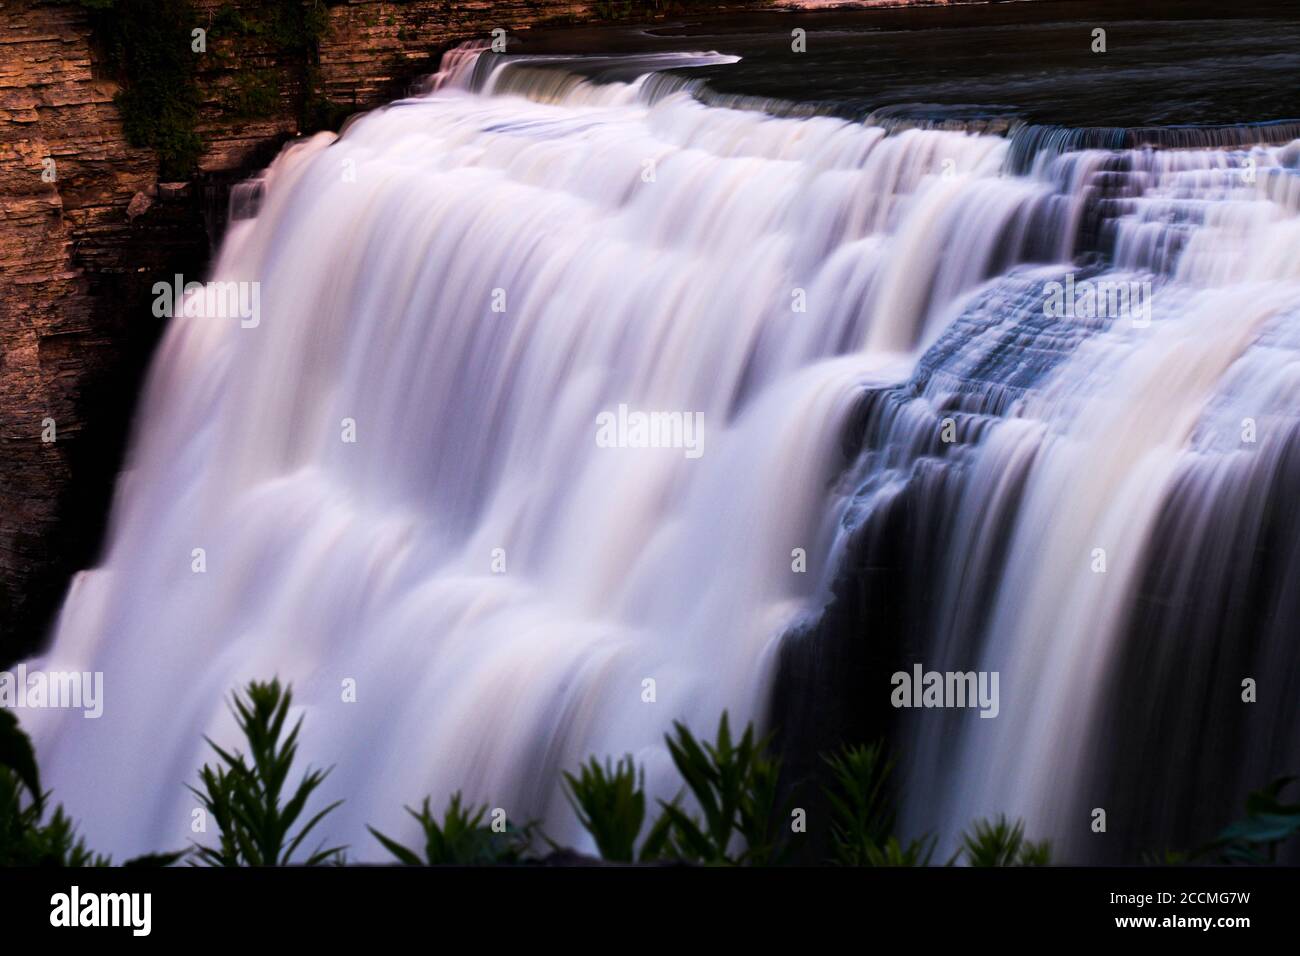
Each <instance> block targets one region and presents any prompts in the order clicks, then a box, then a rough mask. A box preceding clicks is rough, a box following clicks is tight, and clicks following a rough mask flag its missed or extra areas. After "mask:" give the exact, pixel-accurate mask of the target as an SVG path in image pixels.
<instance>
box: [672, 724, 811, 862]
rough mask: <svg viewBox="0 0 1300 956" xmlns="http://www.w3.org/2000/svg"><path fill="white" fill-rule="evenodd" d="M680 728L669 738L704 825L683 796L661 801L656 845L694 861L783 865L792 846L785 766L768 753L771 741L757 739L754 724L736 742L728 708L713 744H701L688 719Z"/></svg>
mask: <svg viewBox="0 0 1300 956" xmlns="http://www.w3.org/2000/svg"><path fill="white" fill-rule="evenodd" d="M673 729H674V731H675V732H676V737H672V736H666V737H665V738H664V739H665V741H666V743H667V744H668V752H669V754H670V755H671V756H672V758H673V764H674V765H675V766H676V767H677V772H678V773H680V774H681V775H682V779H683V780H685V781H686V786H687V787H688V788H689V789H690V792H691V795H692V796H693V797H694V798H695V802H696V804H697V805H698V806H699V807H700V809H701V810H702V811H703V813H704V821H703V823H702V824H701V823H700V822H698V821H697V820H696V819H695V817H694V816H692V815H690V814H688V813H687V812H686V811H685V810H683V809H681V808H680V807H679V806H678V801H679V800H680V797H679V798H678V799H675V800H673V801H672V802H671V803H665V802H663V801H660V805H661V807H662V808H663V814H664V820H663V821H661V822H660V824H657V825H656V826H655V828H654V830H653V831H652V833H653V834H654V836H655V841H654V844H653V849H654V850H655V851H656V852H657V853H660V854H662V855H666V856H671V857H674V858H676V859H680V860H687V861H690V862H694V863H713V864H729V865H741V864H750V865H758V866H762V865H766V864H771V863H777V862H780V860H781V859H782V858H783V857H784V855H785V852H786V850H787V849H788V846H786V845H785V841H784V840H783V839H782V838H781V835H780V834H781V833H782V832H783V831H782V829H779V828H780V827H781V821H779V820H778V819H777V817H778V816H779V813H778V810H777V776H778V774H779V772H780V765H779V763H778V762H777V761H775V760H772V759H770V758H769V757H767V756H766V753H767V750H768V741H767V740H766V739H764V740H756V739H755V738H754V727H753V725H752V724H751V725H749V726H748V727H746V728H745V732H744V734H742V735H741V738H740V740H739V742H736V743H733V742H732V739H731V728H730V727H729V726H728V723H727V713H726V711H723V713H722V719H721V720H720V721H719V723H718V734H717V739H716V741H715V742H714V743H707V742H706V743H704V744H701V743H700V742H699V741H697V740H696V739H695V736H694V735H693V734H692V733H691V732H690V730H688V729H687V728H686V726H685V725H683V724H681V723H674V724H673ZM665 821H666V822H665ZM660 841H662V843H663V845H662V847H661V846H660Z"/></svg>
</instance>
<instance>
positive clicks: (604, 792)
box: [564, 754, 646, 863]
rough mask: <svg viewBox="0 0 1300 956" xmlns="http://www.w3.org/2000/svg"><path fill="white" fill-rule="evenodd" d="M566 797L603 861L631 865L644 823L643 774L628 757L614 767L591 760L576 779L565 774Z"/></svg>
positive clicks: (630, 757) (594, 759)
mask: <svg viewBox="0 0 1300 956" xmlns="http://www.w3.org/2000/svg"><path fill="white" fill-rule="evenodd" d="M564 783H565V795H566V796H567V797H568V798H569V803H570V804H571V805H572V806H573V811H574V813H576V814H577V815H578V821H579V822H580V823H581V824H582V827H583V829H584V830H586V831H587V832H588V833H590V834H591V837H592V839H593V840H595V841H596V849H597V850H598V851H599V852H600V858H601V859H602V860H610V861H613V862H617V863H631V862H632V861H633V860H635V859H636V840H637V837H638V836H640V834H641V824H643V823H644V822H645V802H646V801H645V772H644V771H642V772H638V771H637V769H636V765H635V764H634V763H633V762H632V756H631V755H630V754H629V755H628V756H626V757H624V758H623V759H622V760H620V761H619V762H618V764H617V765H614V764H611V763H610V761H609V760H606V761H605V765H604V766H603V767H602V766H601V764H600V762H599V761H598V760H596V758H595V757H592V758H591V760H590V762H589V763H587V764H585V765H584V766H583V767H582V768H581V770H580V771H579V774H578V776H576V777H575V776H574V775H573V774H571V773H565V775H564Z"/></svg>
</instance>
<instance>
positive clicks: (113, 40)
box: [66, 0, 203, 179]
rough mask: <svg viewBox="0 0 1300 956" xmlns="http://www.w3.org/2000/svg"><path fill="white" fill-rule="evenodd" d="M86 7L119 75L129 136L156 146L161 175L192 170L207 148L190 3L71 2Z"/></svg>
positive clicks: (163, 0) (138, 142) (134, 143)
mask: <svg viewBox="0 0 1300 956" xmlns="http://www.w3.org/2000/svg"><path fill="white" fill-rule="evenodd" d="M66 2H70V3H74V4H76V5H77V6H80V7H82V8H84V9H85V10H86V11H87V12H88V14H89V16H90V23H91V29H92V30H93V33H94V38H95V41H96V43H97V45H98V46H99V47H100V48H101V50H102V52H103V54H104V57H105V62H106V64H107V66H108V69H109V71H110V72H111V75H112V77H113V79H114V80H116V81H117V82H118V83H120V84H121V87H122V88H121V90H120V91H119V92H118V94H117V96H116V97H115V102H116V104H117V108H118V112H119V113H120V114H121V116H122V125H123V128H124V129H125V131H126V137H127V141H128V142H129V143H130V144H131V145H132V146H137V147H148V148H150V149H153V150H156V151H157V153H158V161H159V175H160V176H161V177H162V178H163V179H181V178H184V177H186V176H188V175H189V173H190V171H191V170H192V169H193V168H194V165H195V164H196V163H197V162H198V159H199V156H200V155H201V154H202V152H203V141H202V140H201V139H200V137H199V134H198V132H197V130H196V129H195V127H196V124H197V123H198V117H199V104H200V102H201V99H200V96H199V88H198V84H197V83H196V82H195V79H194V75H195V69H196V64H197V55H196V54H195V53H194V52H193V50H192V48H191V44H192V43H193V39H192V36H191V30H193V29H194V28H195V27H196V26H198V24H197V23H196V22H195V20H196V18H195V16H194V13H193V9H192V7H191V4H190V0H66Z"/></svg>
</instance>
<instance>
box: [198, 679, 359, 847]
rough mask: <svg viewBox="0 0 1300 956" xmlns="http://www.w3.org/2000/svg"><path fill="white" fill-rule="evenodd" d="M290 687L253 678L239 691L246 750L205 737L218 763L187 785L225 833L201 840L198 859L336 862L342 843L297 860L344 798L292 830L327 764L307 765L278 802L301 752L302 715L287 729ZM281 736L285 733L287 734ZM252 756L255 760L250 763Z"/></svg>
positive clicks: (235, 702)
mask: <svg viewBox="0 0 1300 956" xmlns="http://www.w3.org/2000/svg"><path fill="white" fill-rule="evenodd" d="M292 700H293V693H292V691H291V690H289V689H287V688H286V689H283V690H282V689H281V687H280V682H279V681H278V680H273V681H271V682H270V683H269V684H262V683H257V682H256V681H255V682H253V683H251V684H249V685H248V690H247V691H246V692H245V695H244V696H243V697H240V695H238V694H235V695H234V698H233V709H234V712H235V717H236V719H237V720H238V722H239V729H240V731H241V732H242V733H243V735H244V739H245V740H247V741H248V749H249V756H248V758H245V756H244V755H243V754H242V753H239V752H238V751H236V752H235V753H230V752H229V751H226V750H223V749H222V748H221V747H219V746H217V745H216V744H215V743H213V742H212V741H211V740H208V745H209V746H211V747H212V749H213V750H214V751H216V753H217V756H218V757H220V758H221V761H220V763H219V764H218V765H217V766H216V767H210V766H208V765H206V764H205V765H204V766H203V769H202V770H200V771H199V780H200V781H201V783H202V789H198V788H195V787H190V791H191V792H192V793H193V794H194V795H195V796H196V797H198V798H199V801H200V802H201V803H202V804H203V806H204V808H205V809H206V810H207V812H208V815H209V816H210V817H211V818H212V819H213V820H214V821H215V822H216V824H217V828H218V830H219V832H220V835H221V842H220V844H219V845H218V846H215V847H209V846H201V845H196V848H195V849H196V851H197V853H198V856H199V859H200V860H202V861H203V862H204V863H208V864H210V865H212V866H288V865H289V864H290V863H305V864H306V865H307V866H315V865H317V864H321V863H331V862H338V861H339V857H340V854H341V853H342V851H343V847H332V848H329V849H323V848H318V849H317V850H315V851H314V852H313V853H311V854H310V855H308V856H307V858H306V859H303V860H296V859H294V854H295V853H297V852H298V849H299V847H300V846H301V845H302V842H303V841H304V840H305V839H306V838H307V835H308V834H309V833H311V831H312V829H313V828H315V826H316V824H318V823H320V821H321V820H322V819H323V818H324V817H325V816H326V814H328V813H329V812H330V811H331V810H333V809H334V808H335V807H337V806H338V805H339V803H341V802H342V801H337V802H335V803H331V804H330V805H329V806H327V807H325V808H324V809H323V810H321V811H319V812H318V813H316V815H315V816H313V817H312V818H311V819H310V820H308V821H307V822H306V823H305V824H303V826H302V828H301V829H300V830H299V831H298V833H297V835H296V836H294V837H290V836H289V831H290V830H292V829H293V826H294V824H295V823H296V822H297V821H298V818H299V817H301V816H302V814H303V812H304V810H305V808H306V806H307V801H308V800H309V799H311V795H312V793H313V792H314V791H315V790H316V789H317V788H318V787H319V786H320V785H321V784H322V783H324V782H325V778H326V777H327V776H328V775H329V771H328V770H324V771H321V770H310V769H309V770H307V772H306V773H305V774H303V777H302V780H300V781H299V783H298V786H297V788H296V789H295V790H294V793H293V796H291V797H290V798H289V799H288V801H287V802H283V803H282V802H281V797H282V795H283V793H284V785H285V782H286V781H287V780H288V777H289V770H290V768H291V767H292V765H293V761H294V757H295V756H297V753H298V732H299V731H300V730H301V729H302V718H299V719H298V722H297V723H296V724H294V725H293V729H292V730H290V731H289V733H288V736H285V735H284V724H285V720H286V719H287V718H288V716H289V706H290V704H291V703H292ZM282 738H283V739H282ZM249 760H251V761H252V763H251V765H250V763H249Z"/></svg>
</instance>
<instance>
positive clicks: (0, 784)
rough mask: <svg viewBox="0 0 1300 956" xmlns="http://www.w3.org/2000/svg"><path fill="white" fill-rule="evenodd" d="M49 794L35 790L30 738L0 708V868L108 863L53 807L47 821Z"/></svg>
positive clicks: (171, 859) (164, 857)
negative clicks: (90, 847)
mask: <svg viewBox="0 0 1300 956" xmlns="http://www.w3.org/2000/svg"><path fill="white" fill-rule="evenodd" d="M48 799H49V794H48V793H46V792H45V791H43V790H41V777H40V771H39V770H38V769H37V766H36V753H35V751H34V750H33V749H32V742H31V740H29V739H28V737H27V735H26V734H25V733H23V731H22V728H21V727H19V726H18V718H16V717H15V716H14V715H13V714H12V713H11V712H10V711H7V710H0V866H111V865H112V860H110V859H109V858H108V857H107V856H103V855H101V854H98V853H94V852H92V851H91V850H89V849H88V848H87V847H86V842H85V840H83V839H82V838H81V837H79V836H77V833H76V826H75V825H74V824H73V822H72V820H70V819H69V818H68V816H67V814H65V813H64V812H63V807H61V806H59V807H55V808H54V812H53V813H51V814H50V817H49V819H48V820H44V822H42V819H43V818H44V816H45V806H46V802H47V801H48ZM182 856H184V853H183V852H182V853H158V854H152V855H150V856H142V857H137V858H136V859H134V860H128V861H127V862H126V863H124V864H123V865H124V866H168V865H170V864H172V863H175V862H176V861H177V860H179V859H180V858H181V857H182Z"/></svg>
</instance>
